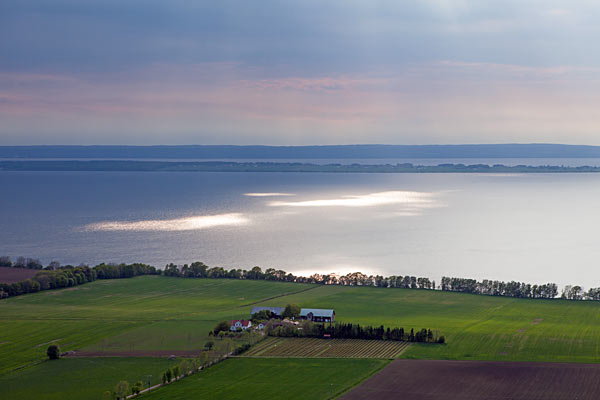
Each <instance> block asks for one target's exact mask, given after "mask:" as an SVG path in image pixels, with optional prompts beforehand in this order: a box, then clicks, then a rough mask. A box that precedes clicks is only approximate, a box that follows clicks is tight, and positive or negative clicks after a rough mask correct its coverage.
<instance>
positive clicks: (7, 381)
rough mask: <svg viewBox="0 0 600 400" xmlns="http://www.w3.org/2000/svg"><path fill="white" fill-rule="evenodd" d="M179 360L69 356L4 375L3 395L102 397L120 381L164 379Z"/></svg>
mask: <svg viewBox="0 0 600 400" xmlns="http://www.w3.org/2000/svg"><path fill="white" fill-rule="evenodd" d="M176 363H177V361H170V360H168V359H166V358H150V357H146V358H116V357H107V358H65V359H62V360H54V361H45V362H43V363H40V364H37V365H35V366H33V367H31V368H27V369H25V370H22V371H20V372H18V373H10V374H7V375H1V376H0V385H1V387H2V398H4V399H19V400H28V399H32V400H38V399H44V400H62V399H100V398H101V396H102V394H103V393H104V392H105V391H107V390H112V389H113V388H114V387H115V385H116V384H117V382H119V381H120V380H126V381H129V382H130V383H135V382H137V381H142V382H147V380H148V378H149V375H152V376H151V377H150V382H151V384H153V385H155V384H157V383H160V376H161V374H162V372H163V371H164V370H166V369H167V368H170V367H172V366H173V365H174V364H176Z"/></svg>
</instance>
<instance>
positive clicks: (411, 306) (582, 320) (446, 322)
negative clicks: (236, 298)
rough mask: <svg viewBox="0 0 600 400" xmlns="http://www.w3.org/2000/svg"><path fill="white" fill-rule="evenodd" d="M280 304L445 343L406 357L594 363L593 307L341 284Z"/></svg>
mask: <svg viewBox="0 0 600 400" xmlns="http://www.w3.org/2000/svg"><path fill="white" fill-rule="evenodd" d="M285 300H286V302H295V303H298V304H300V305H301V306H303V307H315V308H335V312H336V320H339V321H348V322H357V323H360V324H372V325H380V324H384V325H386V326H387V325H389V326H392V327H393V326H403V327H404V328H405V329H410V328H415V329H420V328H431V329H432V330H436V329H437V330H439V333H440V334H441V335H445V337H446V341H447V344H445V345H442V346H439V345H428V344H415V345H412V346H410V348H408V349H407V350H406V351H405V352H404V353H403V354H402V356H401V357H405V358H425V359H459V360H497V361H555V362H600V303H599V302H583V301H567V300H528V299H514V298H506V297H492V296H477V295H468V294H462V293H449V292H440V291H428V290H408V289H378V288H370V287H341V286H320V287H318V288H316V289H314V290H311V291H308V292H304V293H300V294H297V295H291V296H287V297H286V298H285ZM264 304H268V305H276V304H281V302H280V301H277V300H275V299H274V300H270V301H267V302H265V303H264Z"/></svg>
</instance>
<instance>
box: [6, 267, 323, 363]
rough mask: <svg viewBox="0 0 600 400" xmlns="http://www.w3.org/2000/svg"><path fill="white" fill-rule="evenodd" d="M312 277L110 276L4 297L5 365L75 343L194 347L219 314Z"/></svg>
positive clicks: (239, 310) (237, 311) (235, 314)
mask: <svg viewBox="0 0 600 400" xmlns="http://www.w3.org/2000/svg"><path fill="white" fill-rule="evenodd" d="M307 288H311V286H309V285H297V284H293V283H280V282H277V283H274V282H264V281H262V282H250V284H248V282H244V281H235V280H225V279H223V280H208V279H206V280H196V279H175V278H166V277H159V276H144V277H139V278H132V279H116V280H103V281H96V282H93V283H89V284H86V285H82V286H77V287H74V288H70V289H61V290H52V291H44V292H38V293H35V294H30V295H25V296H18V297H13V298H10V299H6V300H2V301H0V373H3V372H8V371H10V370H13V369H16V368H20V367H24V366H27V365H31V364H33V363H36V362H40V361H42V360H44V359H45V349H46V348H47V347H48V344H49V343H58V344H59V345H60V346H61V349H62V350H63V351H67V350H77V349H79V350H82V349H85V350H101V349H102V348H103V347H104V348H105V349H107V350H109V349H110V350H125V351H129V350H153V349H154V350H189V349H195V348H198V347H199V346H200V347H201V346H202V345H203V344H204V341H205V340H206V336H207V334H208V330H209V329H210V328H212V327H214V325H215V324H216V322H218V321H219V320H222V319H230V318H240V317H244V316H247V315H248V312H249V308H250V307H251V304H253V303H256V302H258V301H260V300H262V299H266V298H272V297H277V296H282V295H285V294H289V293H294V292H298V291H303V290H306V289H307Z"/></svg>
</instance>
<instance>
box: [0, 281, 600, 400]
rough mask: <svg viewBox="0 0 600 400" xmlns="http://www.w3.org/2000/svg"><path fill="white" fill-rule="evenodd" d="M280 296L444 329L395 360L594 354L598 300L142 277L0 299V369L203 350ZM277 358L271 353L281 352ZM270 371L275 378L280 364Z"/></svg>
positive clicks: (559, 358) (349, 317)
mask: <svg viewBox="0 0 600 400" xmlns="http://www.w3.org/2000/svg"><path fill="white" fill-rule="evenodd" d="M288 303H297V304H298V305H300V306H301V307H312V308H334V309H335V311H336V319H337V320H339V321H342V322H353V323H359V324H361V325H375V326H378V325H385V326H386V327H387V326H389V327H404V329H405V330H407V331H408V330H410V329H411V328H414V329H415V330H417V329H421V328H430V329H432V330H434V331H435V330H437V331H438V334H440V335H444V336H445V337H446V344H444V345H438V344H418V343H414V344H411V345H410V346H408V347H407V348H406V349H405V350H404V351H402V353H401V354H400V355H399V357H400V358H417V359H438V360H439V359H442V360H444V359H446V360H490V361H551V362H578V363H598V362H600V303H599V302H584V301H566V300H526V299H514V298H503V297H488V296H476V295H467V294H460V293H448V292H439V291H427V290H407V289H380V288H372V287H341V286H317V285H302V284H293V283H281V282H268V281H240V280H227V279H223V280H213V279H180V278H169V277H159V276H145V277H138V278H132V279H120V280H105V281H96V282H93V283H89V284H85V285H82V286H77V287H73V288H68V289H61V290H53V291H44V292H39V293H35V294H29V295H24V296H18V297H14V298H10V299H5V300H1V301H0V377H2V378H3V379H4V378H6V376H8V374H10V376H11V378H10V379H11V380H14V382H17V383H18V382H25V381H24V380H20V379H18V376H19V375H20V374H26V373H29V371H31V370H32V369H35V368H38V366H36V364H37V363H40V362H42V361H43V360H44V359H45V358H46V357H45V349H46V348H47V346H48V344H50V343H58V344H59V345H60V346H61V348H62V350H63V351H68V350H80V351H89V352H91V353H96V355H98V354H97V353H101V354H104V353H110V352H113V353H115V354H112V355H118V354H126V355H137V354H138V352H140V353H143V355H145V356H152V355H166V354H168V353H171V352H172V353H171V354H176V355H177V354H183V353H185V352H186V351H189V350H198V349H200V348H202V347H203V345H204V343H205V342H206V340H207V333H208V330H209V329H210V328H212V327H213V326H214V325H215V324H216V322H218V321H221V320H229V319H237V318H248V316H249V313H250V309H251V308H252V306H253V305H270V306H285V305H286V304H288ZM265 345H266V344H265V343H262V344H260V345H259V346H265ZM340 348H341V347H340ZM256 349H260V347H257V348H256ZM250 351H259V350H255V349H250ZM269 351H275V350H273V349H271V350H269ZM277 351H279V349H278V350H277ZM290 351H291V350H290ZM327 351H329V350H328V349H326V350H325V351H324V352H323V354H325V353H327ZM336 351H337V350H336ZM340 351H341V350H340ZM181 352H183V353H181ZM258 356H259V357H267V353H266V351H265V354H261V355H258ZM387 356H388V355H386V357H387ZM272 357H275V355H273V356H272ZM280 357H281V356H278V358H273V359H272V360H274V362H277V361H282V360H284V359H283V358H280ZM340 357H342V356H340ZM244 359H245V360H251V361H254V360H258V361H260V360H263V358H261V359H258V358H250V357H248V358H244ZM264 360H267V358H264ZM285 360H288V359H285ZM298 360H300V359H298ZM307 360H309V361H310V360H311V359H307ZM315 360H316V361H317V359H315ZM318 360H327V359H326V358H322V359H321V358H319V359H318ZM352 360H354V359H352V358H348V359H346V360H341V361H344V362H350V361H352ZM286 362H287V361H286ZM43 365H44V367H46V363H43ZM48 365H52V364H48ZM54 365H56V364H54ZM64 365H65V368H67V369H68V368H69V367H68V364H64ZM72 365H75V364H72ZM210 369H212V368H210ZM102 371H104V372H102ZM107 371H108V370H101V372H99V373H100V374H107V375H108V372H107ZM206 372H207V373H208V371H206ZM273 374H274V375H273V376H274V379H278V378H277V377H278V376H279V375H277V374H280V375H281V376H283V375H285V374H286V372H285V371H283V370H281V371H280V370H275V371H274V372H273ZM242 378H243V377H240V379H242ZM7 379H8V378H7ZM98 379H100V378H98ZM189 379H196V378H189ZM177 385H179V383H177ZM177 385H174V386H177ZM182 385H183V383H182ZM73 398H77V397H73ZM80 398H85V397H80Z"/></svg>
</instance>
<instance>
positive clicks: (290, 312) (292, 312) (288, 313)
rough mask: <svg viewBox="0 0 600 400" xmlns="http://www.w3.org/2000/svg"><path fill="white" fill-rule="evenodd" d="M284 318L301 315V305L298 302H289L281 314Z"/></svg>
mask: <svg viewBox="0 0 600 400" xmlns="http://www.w3.org/2000/svg"><path fill="white" fill-rule="evenodd" d="M281 316H282V317H283V318H292V319H293V318H297V317H299V316H300V306H299V305H298V304H288V305H287V306H285V310H283V314H281Z"/></svg>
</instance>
